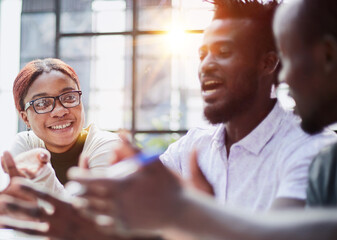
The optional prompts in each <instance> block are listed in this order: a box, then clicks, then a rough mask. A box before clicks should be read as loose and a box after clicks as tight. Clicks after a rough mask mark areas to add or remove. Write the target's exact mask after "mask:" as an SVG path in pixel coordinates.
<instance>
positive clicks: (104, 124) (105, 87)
mask: <svg viewBox="0 0 337 240" xmlns="http://www.w3.org/2000/svg"><path fill="white" fill-rule="evenodd" d="M130 42H131V41H130V39H129V38H128V37H124V36H97V37H74V38H62V40H61V45H60V51H61V58H62V59H63V60H64V61H66V62H67V63H68V64H70V65H71V66H73V67H74V69H75V71H76V72H77V73H78V75H79V77H80V81H81V88H82V90H83V92H84V94H83V95H84V96H83V102H84V105H85V108H86V110H87V111H86V112H87V116H86V119H87V123H92V122H94V123H96V124H98V125H99V127H100V128H103V129H109V130H117V129H119V128H130V126H131V123H130V121H131V115H130V109H131V107H130V106H131V103H130V100H129V99H131V97H130V91H131V87H130V82H131V81H130V79H129V77H130V75H128V74H126V72H127V69H128V68H129V67H131V65H130V64H131V62H130V61H131V56H130V54H129V53H128V52H127V51H126V50H127V49H130V48H131V47H130V45H129V44H130ZM129 71H130V70H129Z"/></svg>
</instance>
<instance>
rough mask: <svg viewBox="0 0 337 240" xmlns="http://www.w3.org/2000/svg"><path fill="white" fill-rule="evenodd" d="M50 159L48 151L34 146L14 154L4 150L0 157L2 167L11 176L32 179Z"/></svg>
mask: <svg viewBox="0 0 337 240" xmlns="http://www.w3.org/2000/svg"><path fill="white" fill-rule="evenodd" d="M49 161H50V153H49V152H48V151H47V150H46V149H43V148H35V149H32V150H30V151H27V152H23V153H21V154H19V155H18V156H16V157H15V158H13V157H12V155H11V154H10V153H9V152H8V151H5V152H4V153H3V156H2V157H1V164H2V168H3V169H4V171H5V172H6V173H8V174H9V176H10V178H12V177H24V178H29V179H33V178H35V177H36V176H37V175H38V172H39V170H40V169H41V168H43V167H44V166H45V165H46V164H47V163H48V162H49Z"/></svg>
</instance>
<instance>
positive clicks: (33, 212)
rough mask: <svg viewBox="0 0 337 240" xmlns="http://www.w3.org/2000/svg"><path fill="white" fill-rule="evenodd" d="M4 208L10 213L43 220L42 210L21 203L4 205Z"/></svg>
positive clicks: (43, 213)
mask: <svg viewBox="0 0 337 240" xmlns="http://www.w3.org/2000/svg"><path fill="white" fill-rule="evenodd" d="M6 206H7V208H8V209H9V210H10V211H11V212H17V213H20V214H24V215H26V216H28V217H33V218H38V219H43V218H44V216H45V214H46V212H45V211H44V210H43V209H42V208H39V207H37V206H29V205H27V204H22V203H21V204H20V203H18V202H8V203H6Z"/></svg>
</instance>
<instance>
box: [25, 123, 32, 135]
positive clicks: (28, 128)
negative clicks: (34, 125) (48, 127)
mask: <svg viewBox="0 0 337 240" xmlns="http://www.w3.org/2000/svg"><path fill="white" fill-rule="evenodd" d="M30 129H31V128H30V126H28V125H26V131H27V136H28V137H29V131H30Z"/></svg>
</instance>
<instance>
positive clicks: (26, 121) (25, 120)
mask: <svg viewBox="0 0 337 240" xmlns="http://www.w3.org/2000/svg"><path fill="white" fill-rule="evenodd" d="M20 117H21V119H22V120H23V121H24V122H25V124H26V125H27V127H28V128H30V124H29V120H28V116H27V112H25V111H20Z"/></svg>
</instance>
